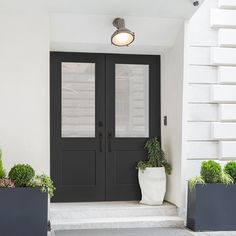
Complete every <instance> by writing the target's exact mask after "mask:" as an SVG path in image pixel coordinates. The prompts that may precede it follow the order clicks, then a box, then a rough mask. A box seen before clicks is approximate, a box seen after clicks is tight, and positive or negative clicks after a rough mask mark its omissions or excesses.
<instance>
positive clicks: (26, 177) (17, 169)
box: [9, 164, 35, 187]
mask: <svg viewBox="0 0 236 236" xmlns="http://www.w3.org/2000/svg"><path fill="white" fill-rule="evenodd" d="M34 175H35V172H34V169H33V168H32V167H31V166H30V165H28V164H18V165H15V166H13V167H12V168H11V170H10V172H9V178H10V179H11V180H13V181H15V184H16V186H17V187H26V186H27V184H28V183H29V181H30V180H31V179H32V178H33V177H34Z"/></svg>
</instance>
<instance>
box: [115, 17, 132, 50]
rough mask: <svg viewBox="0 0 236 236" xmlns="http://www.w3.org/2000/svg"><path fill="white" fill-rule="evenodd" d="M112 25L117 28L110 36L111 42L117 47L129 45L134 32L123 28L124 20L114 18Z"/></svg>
mask: <svg viewBox="0 0 236 236" xmlns="http://www.w3.org/2000/svg"><path fill="white" fill-rule="evenodd" d="M113 25H114V26H115V27H116V28H117V30H116V31H115V32H114V33H113V35H112V36H111V43H112V44H113V45H115V46H118V47H122V46H129V45H130V44H131V43H132V42H133V41H134V38H135V35H134V32H132V31H130V30H129V29H127V28H125V20H124V19H122V18H116V19H115V20H114V21H113Z"/></svg>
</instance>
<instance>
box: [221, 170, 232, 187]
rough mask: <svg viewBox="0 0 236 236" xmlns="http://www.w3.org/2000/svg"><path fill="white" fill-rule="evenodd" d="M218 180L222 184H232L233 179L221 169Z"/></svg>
mask: <svg viewBox="0 0 236 236" xmlns="http://www.w3.org/2000/svg"><path fill="white" fill-rule="evenodd" d="M220 182H221V183H222V184H226V185H229V184H233V183H234V180H233V178H232V177H231V176H230V175H229V174H227V173H225V172H224V171H222V173H221V180H220Z"/></svg>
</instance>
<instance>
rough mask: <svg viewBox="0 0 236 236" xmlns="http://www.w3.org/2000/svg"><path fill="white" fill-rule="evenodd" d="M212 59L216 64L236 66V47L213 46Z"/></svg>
mask: <svg viewBox="0 0 236 236" xmlns="http://www.w3.org/2000/svg"><path fill="white" fill-rule="evenodd" d="M210 61H211V64H212V65H216V66H236V48H220V47H219V48H212V49H211V59H210Z"/></svg>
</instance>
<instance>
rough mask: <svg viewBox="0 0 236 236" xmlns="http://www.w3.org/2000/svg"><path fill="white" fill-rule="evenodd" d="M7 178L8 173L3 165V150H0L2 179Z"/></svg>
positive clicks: (0, 173)
mask: <svg viewBox="0 0 236 236" xmlns="http://www.w3.org/2000/svg"><path fill="white" fill-rule="evenodd" d="M5 177H6V171H5V170H4V168H3V163H2V150H0V179H3V178H5Z"/></svg>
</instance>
